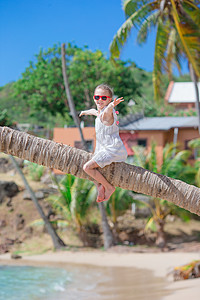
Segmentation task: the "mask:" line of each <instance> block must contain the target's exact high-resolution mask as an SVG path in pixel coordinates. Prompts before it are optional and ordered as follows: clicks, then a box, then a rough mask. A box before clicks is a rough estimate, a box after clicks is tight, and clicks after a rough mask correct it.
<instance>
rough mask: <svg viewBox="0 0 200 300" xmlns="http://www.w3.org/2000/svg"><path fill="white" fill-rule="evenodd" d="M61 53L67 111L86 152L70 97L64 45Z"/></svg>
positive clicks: (78, 121)
mask: <svg viewBox="0 0 200 300" xmlns="http://www.w3.org/2000/svg"><path fill="white" fill-rule="evenodd" d="M61 51H62V73H63V79H64V84H65V91H66V95H67V100H68V104H69V109H70V112H71V115H72V118H73V120H74V122H75V124H76V126H77V127H78V130H79V133H80V136H81V141H82V144H83V149H84V150H86V151H87V144H86V142H85V140H84V137H83V132H82V130H81V126H80V120H79V118H78V116H77V113H76V109H75V105H74V101H73V99H72V95H71V91H70V87H69V80H68V77H67V70H66V59H65V44H62V48H61Z"/></svg>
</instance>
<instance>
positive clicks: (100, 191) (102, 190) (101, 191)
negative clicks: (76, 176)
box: [94, 181, 105, 202]
mask: <svg viewBox="0 0 200 300" xmlns="http://www.w3.org/2000/svg"><path fill="white" fill-rule="evenodd" d="M94 184H95V185H96V187H97V191H98V195H97V202H101V201H103V200H104V198H105V188H104V187H103V185H102V184H100V183H98V182H97V181H94Z"/></svg>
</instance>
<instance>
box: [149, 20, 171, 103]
mask: <svg viewBox="0 0 200 300" xmlns="http://www.w3.org/2000/svg"><path fill="white" fill-rule="evenodd" d="M169 32H170V26H169V22H167V23H166V24H164V23H163V22H162V20H161V19H159V20H158V27H157V34H156V43H155V52H154V69H153V86H154V95H155V99H156V101H159V100H160V97H161V93H160V88H161V83H162V81H161V78H162V77H161V76H162V72H163V70H164V63H165V60H164V57H165V51H166V48H167V43H168V36H169Z"/></svg>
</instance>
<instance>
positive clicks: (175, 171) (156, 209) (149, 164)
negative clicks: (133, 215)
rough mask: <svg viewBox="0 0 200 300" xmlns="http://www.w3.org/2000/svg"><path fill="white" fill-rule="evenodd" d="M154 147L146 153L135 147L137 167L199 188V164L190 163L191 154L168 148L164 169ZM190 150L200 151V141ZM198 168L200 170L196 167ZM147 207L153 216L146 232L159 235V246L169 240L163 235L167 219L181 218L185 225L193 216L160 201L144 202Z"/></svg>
mask: <svg viewBox="0 0 200 300" xmlns="http://www.w3.org/2000/svg"><path fill="white" fill-rule="evenodd" d="M155 146H156V144H155V143H152V145H151V150H150V152H149V153H146V149H145V148H143V147H141V146H134V147H133V151H134V162H133V164H134V165H136V166H140V167H142V168H144V169H148V170H150V171H153V172H155V173H159V174H163V175H166V176H169V177H171V178H175V179H180V180H182V181H184V182H187V183H189V184H193V185H196V186H198V184H199V174H200V172H199V168H198V167H199V160H197V161H196V162H195V164H194V166H193V165H191V164H190V163H189V161H188V160H189V157H190V156H191V154H192V151H191V150H182V151H179V150H178V146H177V145H175V144H173V143H172V144H166V145H165V147H164V149H163V157H162V160H163V162H162V165H161V166H159V164H158V161H157V156H156V151H155ZM190 147H191V148H192V147H193V149H197V150H198V151H199V149H200V144H199V139H196V140H193V141H191V144H190ZM197 166H198V167H197ZM141 202H142V203H143V205H144V206H147V207H149V209H150V211H151V216H150V217H149V218H148V220H147V223H146V227H145V229H146V230H147V229H151V230H153V231H156V232H157V239H156V244H157V245H161V246H163V245H165V243H166V237H165V232H164V226H165V220H166V217H167V216H168V215H169V214H171V215H177V216H179V217H180V218H181V219H182V220H183V221H188V220H189V219H190V217H191V214H190V213H189V212H187V211H185V210H184V209H182V208H180V207H178V206H176V205H174V204H173V203H170V202H168V201H166V200H163V199H159V198H154V197H153V198H150V201H149V202H144V201H141Z"/></svg>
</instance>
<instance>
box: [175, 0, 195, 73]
mask: <svg viewBox="0 0 200 300" xmlns="http://www.w3.org/2000/svg"><path fill="white" fill-rule="evenodd" d="M170 2H171V4H172V17H173V19H174V23H175V27H176V30H177V32H178V34H179V37H180V40H181V42H182V45H183V48H184V51H185V53H186V55H187V57H188V60H189V62H190V63H191V64H192V67H193V69H194V70H195V73H196V74H197V76H198V77H200V59H199V36H200V30H199V27H198V25H197V24H195V23H194V22H193V23H192V22H191V19H189V18H187V19H186V16H185V15H184V16H183V15H178V12H177V10H176V5H175V2H174V0H170Z"/></svg>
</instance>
